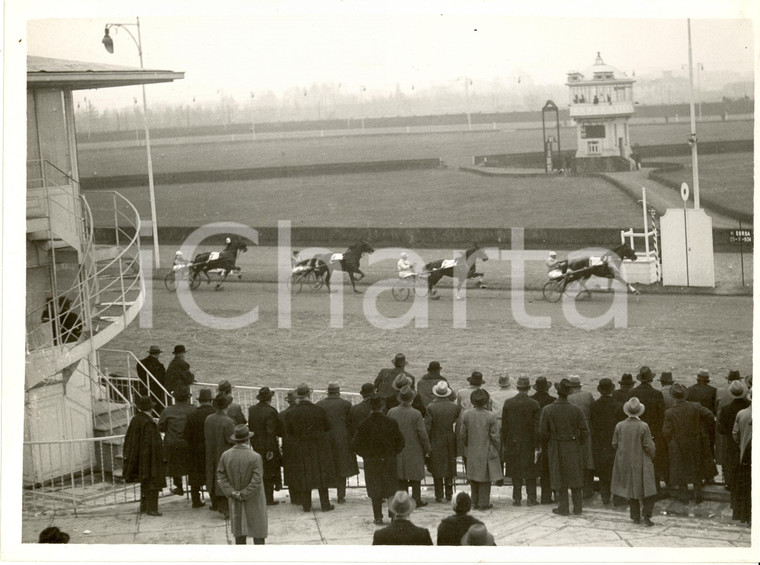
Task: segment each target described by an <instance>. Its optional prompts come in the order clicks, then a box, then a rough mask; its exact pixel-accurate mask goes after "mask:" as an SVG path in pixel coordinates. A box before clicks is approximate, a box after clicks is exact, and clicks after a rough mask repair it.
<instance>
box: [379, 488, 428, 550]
mask: <svg viewBox="0 0 760 565" xmlns="http://www.w3.org/2000/svg"><path fill="white" fill-rule="evenodd" d="M414 509H415V504H414V500H412V498H411V497H410V496H409V494H408V493H406V492H404V491H403V490H400V491H398V492H397V493H396V494H395V495H394V496H393V498H392V499H391V500H390V502H388V510H389V511H390V512H391V514H393V521H392V522H391V523H390V525H389V526H386V527H384V528H380V529H379V530H375V534H374V536H373V537H372V545H433V539H432V538H431V537H430V532H429V531H428V530H427V528H420V527H418V526H415V525H414V524H412V522H411V520H410V519H409V517H410V515H411V514H412V511H414Z"/></svg>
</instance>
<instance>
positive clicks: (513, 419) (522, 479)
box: [501, 377, 541, 506]
mask: <svg viewBox="0 0 760 565" xmlns="http://www.w3.org/2000/svg"><path fill="white" fill-rule="evenodd" d="M529 390H530V379H528V377H518V378H517V395H516V396H513V397H512V398H509V399H508V400H506V401H505V402H504V406H503V408H502V412H501V454H502V462H503V463H504V465H505V469H506V471H505V474H506V475H507V476H508V477H511V478H512V504H513V505H514V506H520V504H522V485H523V483H525V495H526V497H527V499H528V506H535V505H537V504H538V499H537V497H536V476H537V475H538V467H537V465H536V451H537V450H538V449H539V448H540V447H541V439H540V438H539V435H538V423H539V419H540V416H541V406H539V404H538V402H536V401H535V400H533V399H532V398H530V397H529V396H528V391H529Z"/></svg>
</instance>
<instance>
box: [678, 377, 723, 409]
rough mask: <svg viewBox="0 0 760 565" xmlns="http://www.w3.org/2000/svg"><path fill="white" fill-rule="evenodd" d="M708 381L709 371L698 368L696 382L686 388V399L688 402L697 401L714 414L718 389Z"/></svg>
mask: <svg viewBox="0 0 760 565" xmlns="http://www.w3.org/2000/svg"><path fill="white" fill-rule="evenodd" d="M709 383H710V371H708V370H707V369H700V370H699V371H697V383H696V384H694V385H691V386H690V387H689V388H688V389H686V400H688V401H689V402H699V403H700V404H701V405H702V406H704V407H705V408H707V409H708V410H709V411H710V412H712V413H713V414H715V406H716V402H717V397H718V389H716V388H715V387H714V386H712V385H710V384H709Z"/></svg>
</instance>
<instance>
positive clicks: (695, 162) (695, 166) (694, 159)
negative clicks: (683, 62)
mask: <svg viewBox="0 0 760 565" xmlns="http://www.w3.org/2000/svg"><path fill="white" fill-rule="evenodd" d="M686 28H687V31H688V37H689V109H690V112H689V113H690V114H691V135H690V136H689V145H691V167H692V180H693V182H694V208H696V209H699V157H698V152H697V124H696V118H695V116H694V67H693V65H692V57H691V19H687V20H686Z"/></svg>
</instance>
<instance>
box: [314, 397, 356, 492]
mask: <svg viewBox="0 0 760 565" xmlns="http://www.w3.org/2000/svg"><path fill="white" fill-rule="evenodd" d="M317 406H319V407H321V408H323V409H324V411H325V413H326V414H327V419H328V420H329V422H330V431H328V432H327V438H328V440H329V441H330V448H331V451H332V455H333V465H334V467H335V480H336V481H337V483H336V485H337V490H338V504H343V503H344V502H346V481H347V480H348V477H353V476H354V475H358V474H359V467H358V465H357V464H356V455H355V454H354V451H353V450H352V449H351V434H349V432H348V412H349V410H351V403H350V402H349V401H348V400H345V399H343V398H341V397H340V384H338V383H336V382H332V383H329V384H328V385H327V398H323V399H322V400H320V401H319V402H317Z"/></svg>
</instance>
